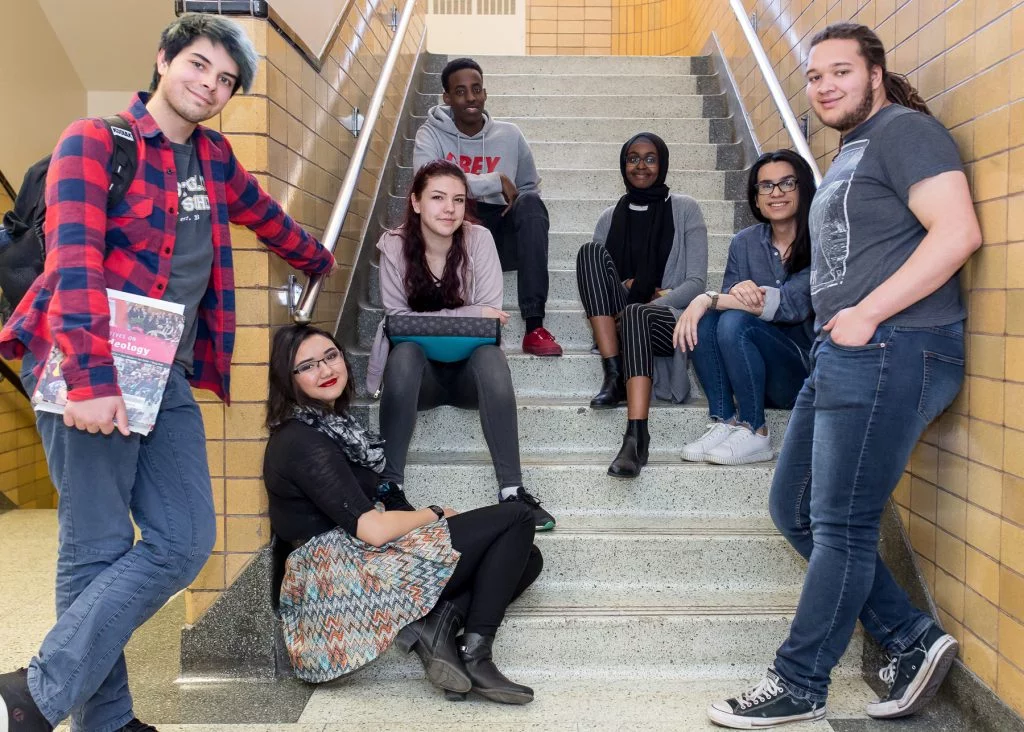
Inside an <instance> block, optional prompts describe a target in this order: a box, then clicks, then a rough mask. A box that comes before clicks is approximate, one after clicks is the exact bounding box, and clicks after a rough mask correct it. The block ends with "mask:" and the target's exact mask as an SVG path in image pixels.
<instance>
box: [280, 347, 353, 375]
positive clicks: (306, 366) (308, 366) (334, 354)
mask: <svg viewBox="0 0 1024 732" xmlns="http://www.w3.org/2000/svg"><path fill="white" fill-rule="evenodd" d="M339 356H341V351H339V350H338V349H337V348H332V349H331V350H329V351H328V352H327V353H325V354H324V357H323V358H318V359H316V360H314V361H303V362H302V363H300V364H299V365H298V366H296V367H295V368H293V369H292V373H293V374H308V373H309V372H310V371H315V370H316V369H318V368H320V364H322V363H334V362H335V361H337V360H338V357H339Z"/></svg>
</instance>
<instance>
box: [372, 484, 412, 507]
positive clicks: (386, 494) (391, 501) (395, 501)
mask: <svg viewBox="0 0 1024 732" xmlns="http://www.w3.org/2000/svg"><path fill="white" fill-rule="evenodd" d="M377 500H378V501H380V502H381V503H383V504H384V510H385V511H415V510H416V509H415V508H414V507H413V505H412V504H411V503H409V501H408V500H407V499H406V497H405V491H403V490H402V486H401V484H400V483H395V482H394V481H391V480H389V481H387V482H384V483H381V484H380V485H379V486H377Z"/></svg>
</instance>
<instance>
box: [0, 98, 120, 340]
mask: <svg viewBox="0 0 1024 732" xmlns="http://www.w3.org/2000/svg"><path fill="white" fill-rule="evenodd" d="M103 121H104V122H105V123H106V124H107V127H108V128H109V129H110V134H111V136H112V138H113V140H114V152H113V154H112V155H111V156H110V191H109V193H108V195H107V209H108V210H109V209H111V208H113V207H114V206H116V205H117V204H119V203H120V202H121V201H123V200H124V194H125V192H126V191H127V190H128V186H130V185H131V182H132V180H133V179H134V178H135V171H136V169H137V168H138V165H139V150H138V147H137V145H136V142H135V135H134V133H133V132H132V128H131V125H129V124H128V122H127V121H126V120H125V119H124V118H122V117H120V116H114V117H105V118H104V119H103ZM50 157H51V156H50V155H47V156H46V157H45V158H43V159H42V160H40V161H39V162H38V163H36V164H35V165H33V166H32V167H31V168H29V169H28V172H26V173H25V179H24V180H23V181H22V184H21V190H19V191H18V200H17V201H15V202H14V208H13V209H12V210H10V211H8V212H7V213H6V214H4V219H3V229H4V232H3V233H4V234H6V237H2V236H0V239H2V238H7V239H8V240H9V241H8V243H7V244H5V245H4V244H0V291H2V293H0V323H3V322H5V321H6V320H7V318H9V317H10V315H11V313H12V312H14V309H15V308H16V307H18V303H19V302H21V300H22V298H23V297H25V293H27V292H28V291H29V288H30V287H32V283H33V282H35V280H36V277H38V276H39V275H40V274H41V273H42V271H43V262H44V260H45V259H46V242H45V241H44V239H43V237H44V234H43V224H44V223H45V221H46V172H47V170H48V168H49V167H50Z"/></svg>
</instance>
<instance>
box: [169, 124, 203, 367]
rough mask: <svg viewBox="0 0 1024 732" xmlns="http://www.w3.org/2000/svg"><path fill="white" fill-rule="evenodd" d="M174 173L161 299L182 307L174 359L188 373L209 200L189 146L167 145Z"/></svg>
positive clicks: (201, 174)
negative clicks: (173, 217) (174, 215)
mask: <svg viewBox="0 0 1024 732" xmlns="http://www.w3.org/2000/svg"><path fill="white" fill-rule="evenodd" d="M171 147H172V148H173V149H174V166H175V168H177V171H178V224H177V228H176V235H175V241H174V254H173V255H171V277H170V279H169V280H168V282H167V292H166V293H165V294H164V299H165V300H168V301H170V302H176V303H180V304H181V305H184V306H185V331H184V333H183V334H182V336H181V342H180V343H179V344H178V352H177V353H176V354H175V356H174V360H175V362H176V363H180V364H181V365H182V366H184V367H185V370H186V371H188V372H189V373H192V360H193V355H194V351H195V344H196V330H197V327H198V326H197V323H196V312H197V310H198V309H199V301H200V300H201V299H202V298H203V295H204V294H206V287H207V285H208V284H209V281H210V270H211V268H212V267H213V226H212V223H211V221H210V199H209V197H208V196H207V195H206V179H205V178H204V177H203V173H202V170H201V168H200V166H199V158H198V156H197V155H196V152H195V149H194V148H193V147H192V145H190V144H185V145H179V144H177V143H173V142H172V143H171Z"/></svg>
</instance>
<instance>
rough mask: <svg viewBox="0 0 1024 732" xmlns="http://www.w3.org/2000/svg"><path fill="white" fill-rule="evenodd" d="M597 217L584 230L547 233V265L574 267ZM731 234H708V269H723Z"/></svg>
mask: <svg viewBox="0 0 1024 732" xmlns="http://www.w3.org/2000/svg"><path fill="white" fill-rule="evenodd" d="M596 226H597V219H594V223H593V224H592V225H591V226H590V227H589V230H585V231H579V232H577V231H557V230H554V229H552V231H550V232H549V233H548V267H549V268H550V269H571V270H575V269H576V254H577V253H578V252H579V250H580V247H581V246H583V245H584V244H586V243H587V242H588V241H591V240H592V239H593V238H594V228H595V227H596ZM732 237H733V235H732V234H714V233H709V234H708V270H709V271H711V272H723V271H725V263H726V259H727V254H728V252H729V243H730V242H731V241H732Z"/></svg>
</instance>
